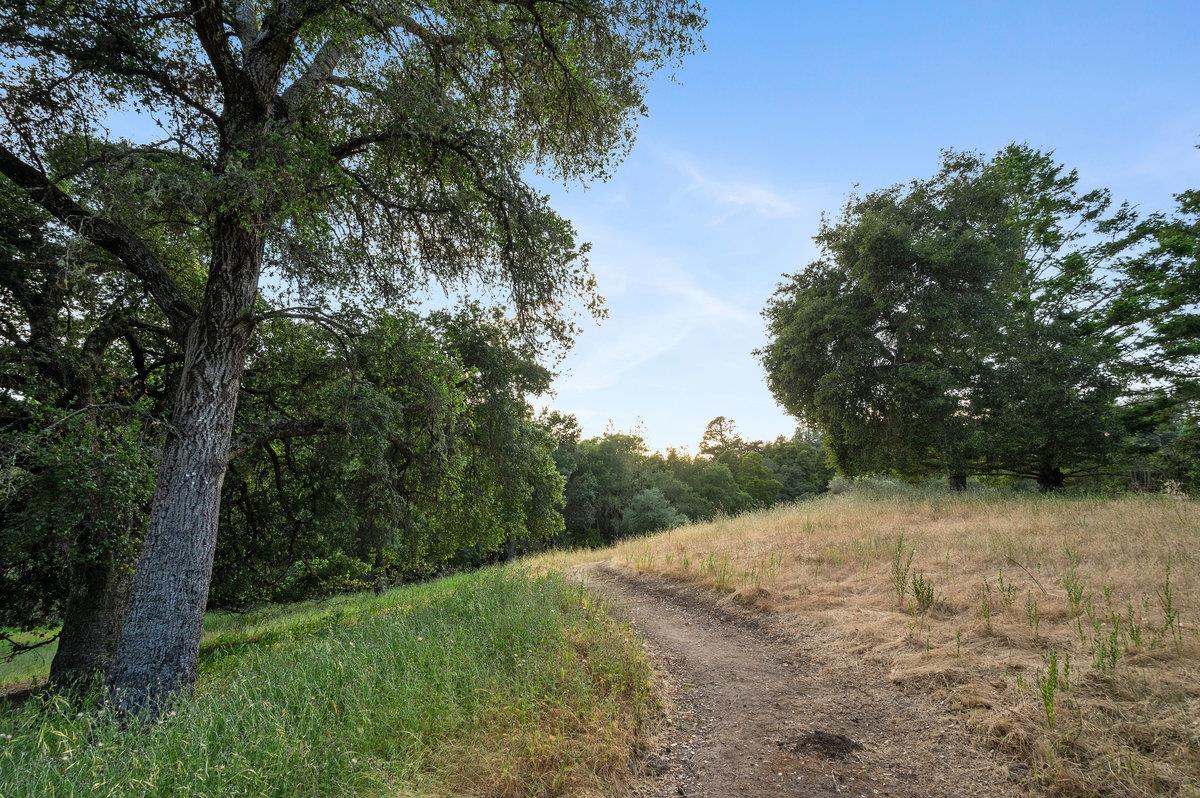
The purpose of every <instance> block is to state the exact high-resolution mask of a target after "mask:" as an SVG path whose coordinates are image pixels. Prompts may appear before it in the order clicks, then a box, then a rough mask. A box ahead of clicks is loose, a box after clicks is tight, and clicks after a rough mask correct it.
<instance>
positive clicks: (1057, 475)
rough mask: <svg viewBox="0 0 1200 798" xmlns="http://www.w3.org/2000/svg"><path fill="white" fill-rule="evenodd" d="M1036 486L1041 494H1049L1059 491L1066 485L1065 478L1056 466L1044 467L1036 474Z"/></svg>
mask: <svg viewBox="0 0 1200 798" xmlns="http://www.w3.org/2000/svg"><path fill="white" fill-rule="evenodd" d="M1037 484H1038V490H1040V491H1041V492H1042V493H1050V492H1052V491H1056V490H1061V489H1062V488H1063V487H1064V486H1065V485H1066V484H1067V478H1066V475H1064V474H1063V472H1062V469H1061V468H1059V467H1057V466H1044V467H1043V468H1042V469H1041V471H1039V472H1038V477H1037Z"/></svg>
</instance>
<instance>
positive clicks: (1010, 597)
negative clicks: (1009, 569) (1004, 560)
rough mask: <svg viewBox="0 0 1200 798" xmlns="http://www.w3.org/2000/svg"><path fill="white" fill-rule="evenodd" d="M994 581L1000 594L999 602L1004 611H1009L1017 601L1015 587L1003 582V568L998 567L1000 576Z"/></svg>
mask: <svg viewBox="0 0 1200 798" xmlns="http://www.w3.org/2000/svg"><path fill="white" fill-rule="evenodd" d="M996 581H997V583H998V584H997V587H998V588H999V592H1000V601H1001V602H1003V603H1004V607H1005V609H1011V608H1012V605H1013V602H1014V601H1016V600H1017V586H1016V585H1014V584H1013V583H1012V582H1011V581H1009V582H1005V581H1004V566H1000V576H999V578H998V579H997V580H996Z"/></svg>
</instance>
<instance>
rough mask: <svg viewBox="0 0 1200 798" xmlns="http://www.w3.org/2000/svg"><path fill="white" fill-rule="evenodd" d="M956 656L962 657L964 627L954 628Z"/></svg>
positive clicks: (957, 657)
mask: <svg viewBox="0 0 1200 798" xmlns="http://www.w3.org/2000/svg"><path fill="white" fill-rule="evenodd" d="M954 658H955V659H962V629H955V630H954Z"/></svg>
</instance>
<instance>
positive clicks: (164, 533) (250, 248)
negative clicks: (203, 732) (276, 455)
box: [110, 214, 263, 713]
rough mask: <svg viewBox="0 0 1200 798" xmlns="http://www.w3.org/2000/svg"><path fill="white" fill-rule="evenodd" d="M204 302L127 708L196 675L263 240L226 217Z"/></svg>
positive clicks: (127, 673)
mask: <svg viewBox="0 0 1200 798" xmlns="http://www.w3.org/2000/svg"><path fill="white" fill-rule="evenodd" d="M214 232H215V235H214V245H213V257H212V264H211V267H210V270H209V278H208V284H207V288H206V291H205V296H204V301H203V303H202V305H201V308H200V313H199V316H198V317H197V318H196V320H195V322H194V323H193V326H192V328H191V330H190V331H189V333H188V338H187V344H186V347H185V350H184V365H183V373H182V375H181V377H180V382H179V387H178V389H177V390H178V393H177V394H176V397H175V407H174V411H173V414H172V417H171V429H170V431H169V436H168V438H167V441H166V443H165V445H164V447H163V452H162V455H161V459H160V461H159V464H158V473H157V480H156V485H155V492H154V499H153V502H152V504H151V507H150V523H149V526H148V528H147V530H146V538H145V541H144V542H143V544H142V551H141V554H140V556H139V557H138V562H137V572H136V574H135V576H134V584H133V594H132V597H131V600H130V606H129V614H128V617H127V618H126V620H125V624H124V626H123V628H122V630H121V637H120V644H119V646H118V648H117V657H116V661H115V663H114V666H113V670H112V673H111V676H110V683H111V688H112V690H113V696H114V698H115V700H116V701H117V703H118V706H119V707H120V708H121V709H122V710H123V711H125V712H138V711H141V710H143V709H148V710H149V711H150V712H151V713H154V712H156V711H157V710H158V708H159V707H160V706H161V703H162V700H163V699H164V698H166V697H167V696H169V695H170V693H172V692H174V691H176V690H179V689H186V688H189V687H190V686H191V685H192V684H193V683H194V682H195V679H196V665H197V661H198V659H199V653H200V631H201V622H202V621H203V618H204V610H205V605H206V604H207V602H208V588H209V581H210V578H211V576H212V565H213V553H214V551H215V550H216V541H217V519H218V514H219V510H220V503H221V483H222V482H223V481H224V478H225V470H226V468H227V464H228V460H229V447H230V437H231V435H232V431H233V419H234V412H235V410H236V407H237V397H238V386H239V383H240V381H241V378H242V372H243V370H244V368H245V362H246V352H247V348H248V346H249V344H250V338H251V335H252V332H253V316H252V311H253V305H254V298H255V295H256V293H257V290H258V276H259V270H260V267H261V262H262V248H263V244H262V239H261V236H259V235H256V234H255V233H253V232H250V231H247V230H246V229H245V228H244V227H243V223H242V222H240V221H239V220H238V219H237V218H235V217H234V216H232V215H229V214H225V215H222V216H221V217H220V218H218V219H217V223H216V225H215V230H214Z"/></svg>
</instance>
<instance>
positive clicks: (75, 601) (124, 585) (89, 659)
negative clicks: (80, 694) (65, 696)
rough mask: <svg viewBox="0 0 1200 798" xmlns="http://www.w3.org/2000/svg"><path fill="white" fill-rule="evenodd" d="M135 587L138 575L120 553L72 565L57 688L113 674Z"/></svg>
mask: <svg viewBox="0 0 1200 798" xmlns="http://www.w3.org/2000/svg"><path fill="white" fill-rule="evenodd" d="M132 584H133V571H132V570H131V569H130V568H129V565H128V563H126V562H123V558H122V557H121V556H120V555H119V553H117V552H107V553H105V554H104V555H103V556H102V557H100V558H99V559H97V560H90V559H83V560H81V561H78V562H74V563H72V565H71V585H70V590H69V592H68V594H67V603H66V606H65V607H64V608H63V624H62V631H60V632H59V635H58V650H57V651H56V652H55V654H54V659H53V660H52V661H51V663H50V684H51V686H52V687H54V688H56V689H61V688H72V687H80V686H86V685H88V684H90V683H91V682H92V680H94V679H96V678H98V677H102V676H104V675H105V674H107V673H108V671H109V668H110V667H111V665H112V662H113V657H114V656H115V655H116V651H117V640H118V637H119V635H120V634H121V622H122V621H123V620H124V618H125V611H126V608H127V607H128V605H129V591H130V587H131V586H132Z"/></svg>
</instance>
